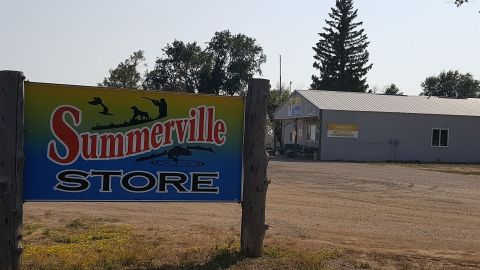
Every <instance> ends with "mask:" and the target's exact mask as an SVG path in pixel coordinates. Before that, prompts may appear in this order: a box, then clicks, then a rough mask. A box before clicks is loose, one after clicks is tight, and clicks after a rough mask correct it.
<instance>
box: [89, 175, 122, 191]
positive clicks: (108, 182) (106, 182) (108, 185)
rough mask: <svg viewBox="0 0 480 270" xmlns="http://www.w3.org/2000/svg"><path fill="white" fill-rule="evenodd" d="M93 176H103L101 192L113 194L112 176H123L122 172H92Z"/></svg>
mask: <svg viewBox="0 0 480 270" xmlns="http://www.w3.org/2000/svg"><path fill="white" fill-rule="evenodd" d="M91 176H101V177H102V180H101V181H102V182H101V186H100V192H112V176H122V172H121V171H93V170H92V171H91Z"/></svg>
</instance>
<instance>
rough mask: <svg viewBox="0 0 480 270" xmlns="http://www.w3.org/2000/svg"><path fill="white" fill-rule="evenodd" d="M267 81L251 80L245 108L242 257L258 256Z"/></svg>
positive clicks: (261, 232)
mask: <svg viewBox="0 0 480 270" xmlns="http://www.w3.org/2000/svg"><path fill="white" fill-rule="evenodd" d="M269 88H270V81H269V80H264V79H251V80H250V81H249V83H248V92H247V100H246V108H245V133H244V134H245V135H244V146H243V147H244V148H243V166H244V167H243V177H244V180H243V202H242V229H241V239H240V242H241V247H240V251H241V253H242V254H243V255H244V256H246V257H260V256H262V248H263V238H264V236H265V231H266V230H267V225H265V199H266V195H267V187H268V179H267V165H268V155H267V153H266V149H265V120H266V115H267V95H268V91H269Z"/></svg>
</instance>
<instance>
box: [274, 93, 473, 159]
mask: <svg viewBox="0 0 480 270" xmlns="http://www.w3.org/2000/svg"><path fill="white" fill-rule="evenodd" d="M275 119H276V120H278V121H281V123H282V127H283V128H282V133H283V134H282V138H283V139H282V143H281V144H282V146H281V147H282V148H283V149H284V150H285V149H286V150H290V152H293V153H295V154H296V155H297V156H302V155H303V156H310V157H315V158H317V159H319V160H345V161H422V162H480V99H449V98H437V97H425V96H389V95H378V94H367V93H353V92H335V91H319V90H297V91H294V92H293V93H292V95H291V96H290V98H289V99H288V100H287V102H286V103H285V104H283V105H282V106H281V107H280V108H279V109H278V111H277V112H276V113H275Z"/></svg>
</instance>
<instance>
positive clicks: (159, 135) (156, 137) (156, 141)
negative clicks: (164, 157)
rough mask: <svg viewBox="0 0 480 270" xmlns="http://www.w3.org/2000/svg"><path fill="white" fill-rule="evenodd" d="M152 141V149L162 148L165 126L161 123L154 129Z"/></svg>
mask: <svg viewBox="0 0 480 270" xmlns="http://www.w3.org/2000/svg"><path fill="white" fill-rule="evenodd" d="M150 138H151V140H152V147H153V148H160V146H162V143H163V125H162V124H161V123H158V124H155V125H154V126H153V127H152V136H151V137H150Z"/></svg>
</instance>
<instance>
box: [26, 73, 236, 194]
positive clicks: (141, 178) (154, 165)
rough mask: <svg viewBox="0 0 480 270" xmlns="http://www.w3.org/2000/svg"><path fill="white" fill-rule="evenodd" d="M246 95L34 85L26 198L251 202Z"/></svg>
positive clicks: (29, 93) (29, 88) (29, 90)
mask: <svg viewBox="0 0 480 270" xmlns="http://www.w3.org/2000/svg"><path fill="white" fill-rule="evenodd" d="M243 118H244V99H243V98H242V97H224V96H210V95H195V94H184V93H174V92H152V91H140V90H125V89H111V88H99V87H85V86H70V85H56V84H46V83H33V82H27V83H25V127H26V131H25V146H24V150H25V158H26V163H25V172H24V191H23V192H24V200H25V201H233V202H240V201H241V200H242V149H243V123H244V119H243Z"/></svg>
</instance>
